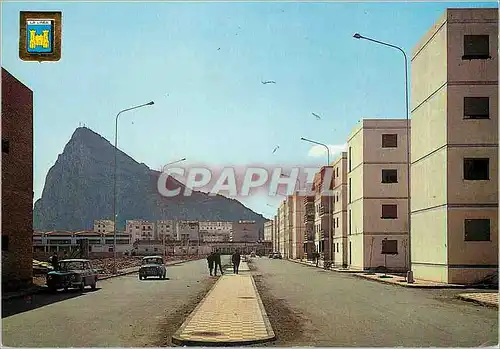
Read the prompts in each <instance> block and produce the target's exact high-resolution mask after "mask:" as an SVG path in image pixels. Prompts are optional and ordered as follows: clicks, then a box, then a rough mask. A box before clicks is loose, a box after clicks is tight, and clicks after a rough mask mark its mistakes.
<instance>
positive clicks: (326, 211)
mask: <svg viewBox="0 0 500 349" xmlns="http://www.w3.org/2000/svg"><path fill="white" fill-rule="evenodd" d="M329 208H330V205H329V204H326V205H325V204H323V205H320V206H319V215H320V216H323V215H326V214H330V213H331V210H330V209H329Z"/></svg>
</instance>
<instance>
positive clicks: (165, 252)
mask: <svg viewBox="0 0 500 349" xmlns="http://www.w3.org/2000/svg"><path fill="white" fill-rule="evenodd" d="M182 161H186V158H182V159H179V160H176V161H172V162H169V163H168V164H166V165H165V166H163V171H165V170H166V169H167V166H169V165H173V164H176V163H178V162H182ZM172 230H173V229H172ZM165 234H166V233H163V254H164V256H166V255H167V247H166V244H165ZM173 248H174V255H175V243H174V246H173Z"/></svg>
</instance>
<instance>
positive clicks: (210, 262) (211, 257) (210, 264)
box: [207, 251, 215, 276]
mask: <svg viewBox="0 0 500 349" xmlns="http://www.w3.org/2000/svg"><path fill="white" fill-rule="evenodd" d="M214 257H215V256H214V252H213V251H212V252H210V254H209V255H208V257H207V263H208V269H209V270H210V276H212V273H213V271H214V262H215V258H214Z"/></svg>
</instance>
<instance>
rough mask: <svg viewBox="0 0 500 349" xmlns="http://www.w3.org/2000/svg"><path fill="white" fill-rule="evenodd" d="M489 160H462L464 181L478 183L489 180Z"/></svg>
mask: <svg viewBox="0 0 500 349" xmlns="http://www.w3.org/2000/svg"><path fill="white" fill-rule="evenodd" d="M489 172H490V159H488V158H486V159H482V158H476V159H471V158H466V159H464V179H465V180H469V181H480V180H489V179H490V173H489Z"/></svg>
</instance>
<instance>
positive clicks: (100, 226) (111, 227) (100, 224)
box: [94, 219, 115, 233]
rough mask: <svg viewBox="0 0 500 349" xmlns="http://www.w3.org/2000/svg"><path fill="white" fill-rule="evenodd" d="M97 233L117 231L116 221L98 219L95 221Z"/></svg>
mask: <svg viewBox="0 0 500 349" xmlns="http://www.w3.org/2000/svg"><path fill="white" fill-rule="evenodd" d="M94 231H95V232H96V233H112V232H114V231H115V223H114V222H113V221H112V220H110V219H98V220H95V221H94Z"/></svg>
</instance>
